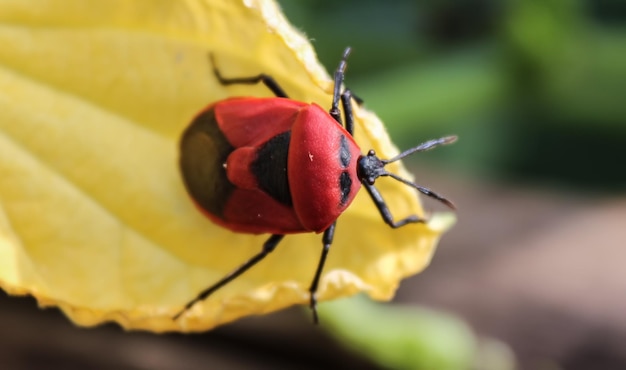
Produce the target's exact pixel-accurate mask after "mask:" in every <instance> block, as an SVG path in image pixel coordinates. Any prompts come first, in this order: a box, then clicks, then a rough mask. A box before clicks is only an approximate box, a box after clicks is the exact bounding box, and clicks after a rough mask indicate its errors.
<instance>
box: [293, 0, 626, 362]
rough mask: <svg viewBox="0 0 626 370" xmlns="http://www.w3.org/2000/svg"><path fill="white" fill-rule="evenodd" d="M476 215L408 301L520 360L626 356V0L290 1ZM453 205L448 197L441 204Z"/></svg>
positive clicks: (425, 169)
mask: <svg viewBox="0 0 626 370" xmlns="http://www.w3.org/2000/svg"><path fill="white" fill-rule="evenodd" d="M282 4H283V6H284V10H285V12H286V13H287V15H288V17H289V18H290V19H291V20H292V22H293V23H295V24H296V25H297V26H300V27H301V29H302V30H305V32H306V33H307V35H308V36H309V37H310V38H311V39H312V40H313V43H314V45H315V47H316V49H317V51H318V52H319V55H320V58H321V59H322V61H324V63H325V64H326V65H327V66H332V65H333V64H334V63H336V60H337V58H338V54H339V53H340V50H342V48H343V47H344V46H345V45H352V46H353V48H354V50H353V54H352V57H351V60H350V67H349V75H348V79H347V84H348V85H349V86H350V87H351V88H352V89H353V90H354V91H355V92H356V93H357V94H358V95H359V96H360V97H362V98H363V99H364V100H365V102H366V105H367V107H368V108H371V109H372V110H374V111H375V112H377V114H379V115H380V116H381V117H382V119H383V121H384V122H385V123H386V124H387V126H388V128H389V131H390V133H391V135H392V137H393V138H394V140H395V142H396V143H397V144H398V145H399V146H400V147H401V148H407V147H410V146H412V145H415V143H416V142H420V141H423V140H425V139H429V138H432V137H439V136H443V135H447V134H451V133H455V134H458V135H459V136H460V140H459V142H458V143H456V144H455V145H454V146H451V147H446V148H440V149H437V150H436V151H433V152H429V153H425V154H420V155H419V156H414V157H413V158H411V159H410V160H409V161H407V163H408V164H409V166H410V168H411V169H412V171H413V172H414V173H415V176H416V178H417V180H418V182H420V183H421V184H423V185H427V186H431V187H432V188H433V189H436V190H438V191H440V192H442V193H445V194H446V195H448V196H450V197H451V198H453V199H455V201H456V203H457V205H458V207H459V211H458V217H459V221H458V225H457V226H456V227H455V228H454V229H453V230H452V231H451V232H450V233H449V234H448V235H446V236H445V237H444V238H443V240H442V243H441V245H440V249H439V251H438V253H437V254H436V256H435V258H434V260H433V263H432V265H431V266H430V267H429V268H428V269H427V270H426V271H425V272H424V273H422V274H420V275H417V276H415V277H413V278H411V279H409V280H408V281H406V282H405V283H404V284H403V285H402V288H401V290H400V294H399V297H398V299H397V301H399V302H405V303H412V304H421V305H425V306H428V307H434V308H437V309H440V310H445V311H447V312H453V313H456V314H457V315H459V316H460V317H462V318H464V319H465V320H467V322H469V323H470V324H471V325H472V327H473V328H474V329H475V330H476V331H477V332H478V333H479V334H481V335H486V336H491V337H495V338H498V339H501V340H503V341H504V342H506V343H508V344H509V345H510V346H511V348H512V349H513V351H514V352H515V353H516V356H517V360H518V364H519V367H520V368H528V369H561V368H563V369H624V368H626V351H625V350H624V349H625V348H626V299H625V298H624V297H626V272H625V271H626V270H625V269H624V268H623V262H624V261H626V191H625V189H626V187H625V185H626V171H625V169H626V27H625V26H626V2H624V1H611V0H586V1H575V0H518V1H496V0H442V1H411V0H404V1H394V2H383V1H303V2H289V1H283V2H282ZM427 205H429V206H430V207H432V208H433V209H438V208H437V205H436V204H434V203H432V202H431V203H427Z"/></svg>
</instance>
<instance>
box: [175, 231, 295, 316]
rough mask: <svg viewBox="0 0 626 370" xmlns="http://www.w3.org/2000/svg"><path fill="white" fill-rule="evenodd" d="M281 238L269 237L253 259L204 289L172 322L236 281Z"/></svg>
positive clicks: (268, 252) (279, 236) (276, 235)
mask: <svg viewBox="0 0 626 370" xmlns="http://www.w3.org/2000/svg"><path fill="white" fill-rule="evenodd" d="M283 237H285V236H284V235H280V234H274V235H272V236H270V238H269V239H267V241H266V242H265V243H264V244H263V249H262V250H261V252H259V253H258V254H257V255H255V256H254V257H252V258H250V259H249V260H248V261H247V262H246V263H244V264H243V265H241V266H239V267H237V268H236V269H235V270H233V271H232V272H231V273H229V274H228V275H226V276H224V277H223V278H222V279H221V280H220V281H218V282H217V283H215V284H213V285H211V286H210V287H208V288H207V289H205V290H203V291H202V292H200V294H198V295H197V296H196V298H194V299H192V300H191V301H189V302H188V303H187V304H186V305H185V307H184V308H183V309H182V310H180V311H179V312H178V313H177V314H176V315H174V317H173V319H174V320H176V319H178V318H179V317H180V316H181V315H182V314H183V313H185V312H186V311H187V310H189V309H190V308H191V307H192V306H193V305H194V304H196V303H198V302H200V301H203V300H205V299H206V298H207V297H208V296H210V295H211V294H213V293H215V291H217V290H218V289H220V288H221V287H223V286H224V285H226V284H228V283H230V282H231V281H233V280H234V279H236V278H237V277H238V276H239V275H241V274H243V273H244V272H246V271H248V270H249V269H250V268H251V267H252V266H254V265H256V264H257V263H259V262H260V261H261V260H262V259H263V258H265V256H267V255H268V254H270V253H271V252H272V251H273V250H274V248H276V245H278V243H279V242H280V241H281V240H282V239H283Z"/></svg>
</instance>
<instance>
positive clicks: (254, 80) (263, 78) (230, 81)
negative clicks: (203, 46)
mask: <svg viewBox="0 0 626 370" xmlns="http://www.w3.org/2000/svg"><path fill="white" fill-rule="evenodd" d="M209 58H210V59H211V65H212V66H213V74H215V77H216V78H217V79H218V81H219V82H220V83H221V84H222V85H237V84H244V85H255V84H258V83H259V82H262V83H263V84H264V85H265V86H267V88H268V89H270V90H271V91H272V92H273V93H274V95H276V96H277V97H279V98H288V96H287V93H285V90H283V88H282V87H280V85H279V84H278V82H276V80H274V78H273V77H272V76H268V75H266V74H265V73H261V74H259V75H256V76H251V77H236V78H225V77H223V76H222V74H221V73H220V71H219V70H218V69H217V67H216V66H215V59H214V58H213V54H209Z"/></svg>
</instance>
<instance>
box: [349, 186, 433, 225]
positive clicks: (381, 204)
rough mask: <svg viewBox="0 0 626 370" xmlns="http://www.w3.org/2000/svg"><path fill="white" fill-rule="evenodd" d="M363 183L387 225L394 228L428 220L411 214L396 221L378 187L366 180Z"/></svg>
mask: <svg viewBox="0 0 626 370" xmlns="http://www.w3.org/2000/svg"><path fill="white" fill-rule="evenodd" d="M361 183H362V184H363V186H364V187H365V189H366V190H367V192H368V193H369V195H370V197H371V198H372V200H373V201H374V204H375V205H376V208H378V211H379V212H380V215H381V216H382V218H383V220H384V221H385V223H387V225H389V226H391V227H392V228H394V229H396V228H398V227H402V226H404V225H406V224H412V223H424V222H426V221H427V220H426V219H424V218H420V217H418V216H416V215H411V216H409V217H406V218H403V219H401V220H398V221H394V220H393V216H392V215H391V211H390V210H389V207H387V203H385V200H384V199H383V197H382V195H381V194H380V192H379V191H378V189H376V187H375V186H374V185H371V184H368V183H367V182H366V181H362V182H361Z"/></svg>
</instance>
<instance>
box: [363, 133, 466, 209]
mask: <svg viewBox="0 0 626 370" xmlns="http://www.w3.org/2000/svg"><path fill="white" fill-rule="evenodd" d="M456 140H457V136H445V137H442V138H439V139H435V140H429V141H427V142H425V143H422V144H420V145H418V146H416V147H414V148H411V149H408V150H405V151H404V152H402V153H400V154H398V155H397V156H395V157H393V158H391V159H379V158H378V157H377V156H376V153H375V152H374V150H370V151H369V152H368V153H367V155H366V156H361V158H360V159H359V161H358V163H357V173H358V176H359V180H361V182H362V183H363V184H365V185H369V187H368V189H369V191H370V195H372V192H373V190H372V188H373V185H374V181H376V179H377V178H378V177H380V176H389V177H391V178H393V179H395V180H397V181H400V182H401V183H403V184H405V185H408V186H410V187H412V188H414V189H416V190H417V191H419V192H420V193H422V194H424V195H426V196H429V197H431V198H433V199H436V200H438V201H440V202H441V203H443V204H445V205H446V206H448V207H450V208H452V209H456V207H455V206H454V204H453V203H452V202H451V201H449V200H448V199H446V198H445V197H443V196H441V195H439V194H437V193H435V192H434V191H432V190H430V189H428V188H426V187H424V186H421V185H417V184H416V183H414V182H411V181H409V180H407V179H404V178H402V177H400V176H398V175H396V174H394V173H391V172H389V171H387V170H386V169H385V166H386V165H388V164H389V163H393V162H395V161H399V160H400V159H402V158H404V157H406V156H408V155H411V154H413V153H417V152H423V151H426V150H430V149H433V148H435V147H437V146H439V145H447V144H452V143H454V142H455V141H456ZM372 197H373V198H375V197H376V195H375V194H374V195H372Z"/></svg>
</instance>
